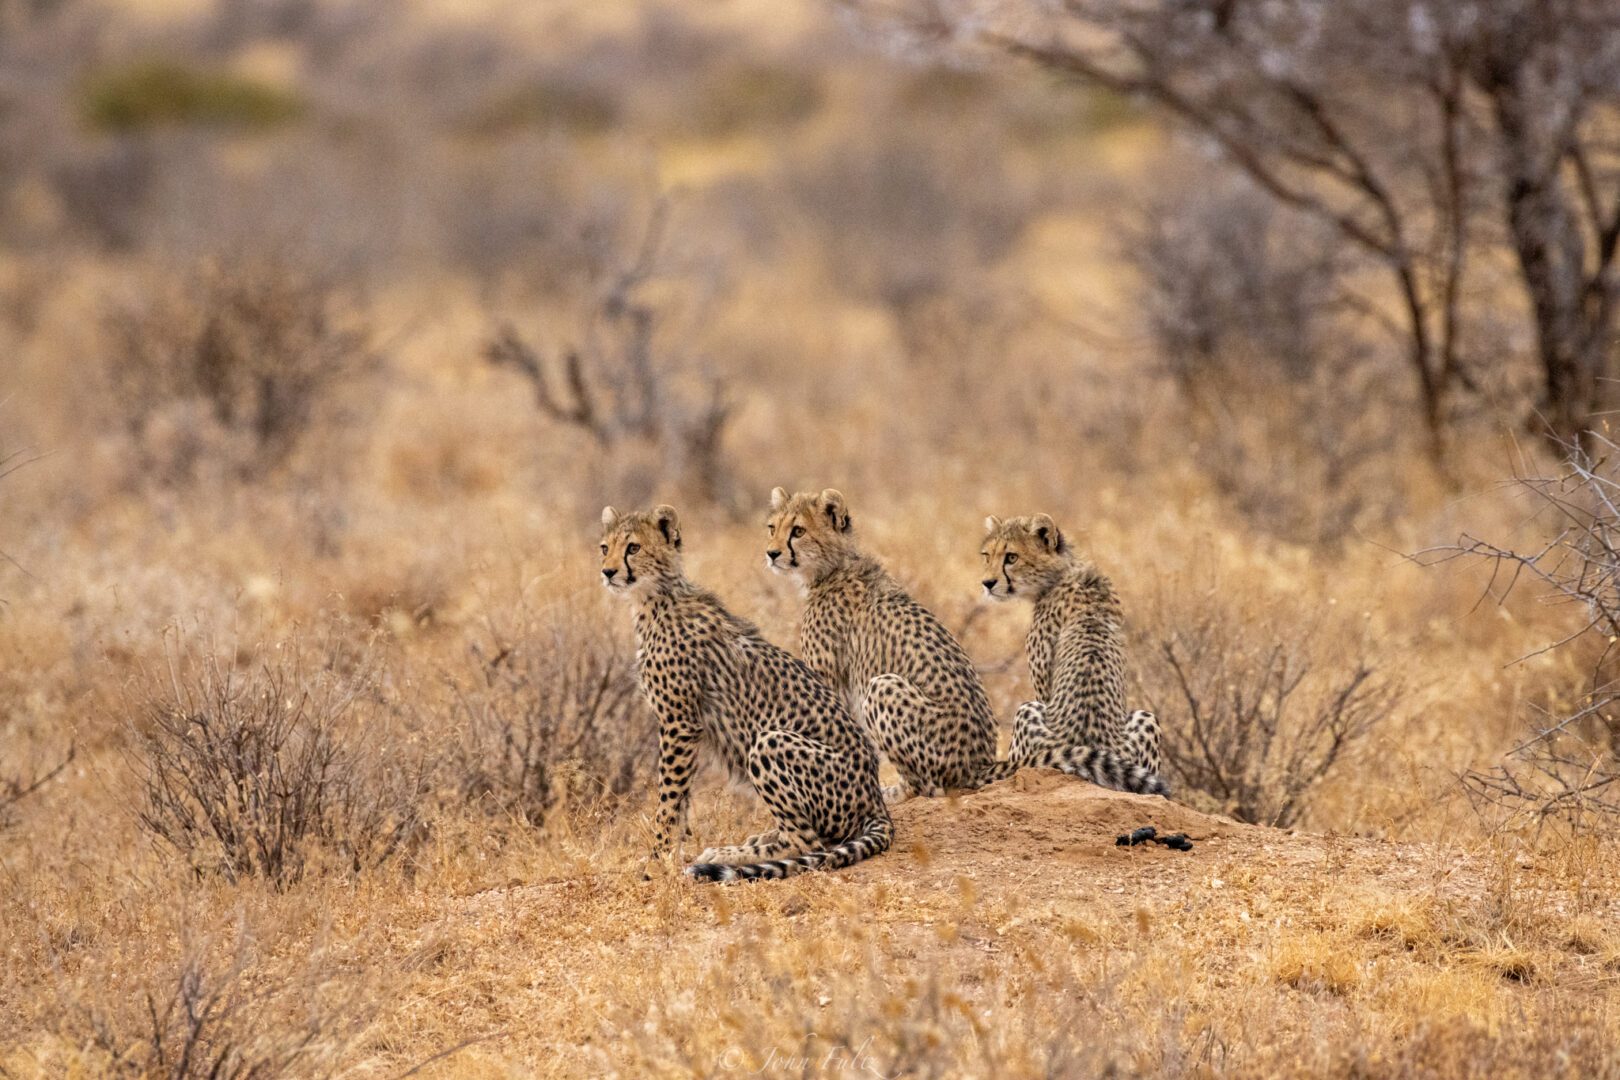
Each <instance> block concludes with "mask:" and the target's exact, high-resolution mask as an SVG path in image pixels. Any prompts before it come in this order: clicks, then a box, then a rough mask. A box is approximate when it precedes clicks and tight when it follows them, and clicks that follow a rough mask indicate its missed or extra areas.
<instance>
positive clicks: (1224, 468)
mask: <svg viewBox="0 0 1620 1080" xmlns="http://www.w3.org/2000/svg"><path fill="white" fill-rule="evenodd" d="M1328 239H1329V238H1328V237H1327V236H1326V235H1325V234H1324V230H1323V229H1322V228H1321V227H1320V226H1318V225H1316V223H1314V222H1312V221H1311V220H1310V219H1309V218H1305V217H1302V216H1300V215H1297V214H1292V213H1290V212H1288V211H1287V210H1286V209H1285V208H1281V207H1279V206H1278V205H1277V204H1276V203H1274V202H1273V201H1271V200H1270V199H1268V198H1266V197H1265V196H1264V195H1263V194H1262V193H1260V192H1259V191H1257V190H1256V189H1255V187H1254V185H1252V184H1250V183H1248V182H1246V181H1244V180H1243V179H1242V178H1241V177H1239V178H1235V179H1234V178H1231V177H1228V176H1224V175H1222V174H1220V173H1218V172H1214V171H1212V170H1210V169H1208V168H1202V169H1195V170H1192V175H1191V177H1190V178H1189V180H1188V182H1187V183H1186V185H1185V187H1184V189H1182V190H1177V191H1166V192H1164V193H1163V195H1162V196H1160V197H1158V198H1156V199H1155V200H1154V201H1153V202H1152V204H1151V206H1150V207H1149V209H1148V211H1147V212H1146V213H1145V214H1144V215H1143V216H1142V220H1141V222H1140V223H1138V224H1137V225H1135V226H1134V227H1132V228H1131V229H1130V230H1129V232H1128V234H1127V235H1126V236H1125V237H1124V240H1125V244H1126V256H1127V258H1128V259H1129V260H1130V261H1131V262H1132V263H1134V264H1135V265H1136V267H1137V268H1138V270H1139V271H1140V272H1141V275H1142V279H1143V283H1144V286H1145V290H1144V291H1145V308H1146V318H1147V324H1148V330H1149V333H1150V335H1151V337H1152V339H1153V341H1154V345H1155V347H1156V352H1157V355H1159V356H1160V357H1163V359H1164V363H1165V366H1166V367H1167V368H1168V371H1169V374H1170V376H1171V377H1172V379H1173V380H1174V382H1175V385H1176V388H1177V391H1178V394H1179V396H1180V399H1181V402H1182V404H1183V406H1184V408H1185V412H1186V420H1187V432H1188V434H1189V436H1190V437H1191V441H1192V444H1193V445H1192V456H1193V457H1194V458H1195V459H1196V460H1197V462H1198V464H1199V467H1200V468H1201V469H1202V470H1203V471H1204V472H1205V474H1206V475H1207V476H1208V477H1209V478H1210V480H1211V481H1212V482H1213V483H1214V484H1215V486H1216V487H1217V489H1218V490H1219V491H1220V492H1221V493H1222V495H1224V496H1225V497H1226V498H1227V499H1228V500H1230V501H1231V502H1232V504H1233V506H1234V507H1235V508H1236V509H1237V510H1239V511H1240V512H1241V513H1242V514H1243V515H1244V516H1245V517H1246V518H1247V519H1249V520H1251V521H1254V522H1256V523H1257V524H1259V525H1261V526H1262V527H1263V528H1265V529H1266V530H1267V531H1269V532H1272V533H1274V534H1276V535H1280V536H1283V537H1285V538H1287V539H1290V540H1295V541H1301V542H1309V543H1326V544H1334V543H1338V542H1340V541H1342V540H1343V539H1344V538H1345V537H1346V536H1347V535H1349V534H1351V533H1352V532H1353V531H1354V530H1355V529H1356V528H1357V527H1358V526H1362V525H1365V524H1370V523H1383V522H1385V521H1387V520H1389V519H1390V518H1392V517H1394V516H1396V515H1397V514H1398V512H1399V510H1400V502H1401V498H1402V491H1401V488H1400V485H1399V484H1391V483H1389V482H1388V478H1389V477H1390V475H1391V469H1390V464H1391V461H1392V460H1393V459H1394V458H1395V457H1396V456H1397V455H1399V454H1400V453H1401V452H1402V451H1403V450H1407V449H1411V448H1409V447H1403V445H1402V443H1403V439H1402V437H1401V435H1402V428H1401V425H1400V421H1399V417H1400V415H1401V413H1402V404H1403V403H1401V402H1399V401H1398V400H1396V399H1391V398H1390V397H1389V393H1388V390H1387V389H1386V388H1387V387H1388V386H1389V385H1390V384H1392V383H1394V382H1395V381H1396V380H1395V379H1394V377H1393V376H1394V375H1396V374H1398V370H1396V369H1393V368H1392V366H1391V365H1389V364H1387V363H1383V362H1380V356H1379V350H1378V347H1377V345H1376V344H1375V343H1374V342H1371V341H1369V340H1367V338H1366V335H1365V334H1362V333H1358V332H1357V329H1356V322H1355V320H1354V319H1353V318H1348V317H1347V316H1352V315H1354V314H1355V313H1354V312H1353V311H1352V310H1351V306H1350V305H1348V304H1346V302H1345V299H1344V288H1343V278H1344V277H1345V275H1346V273H1347V272H1348V271H1349V270H1350V264H1349V261H1348V260H1347V259H1346V258H1345V257H1344V256H1343V254H1342V252H1340V251H1339V250H1337V249H1336V248H1335V246H1334V245H1333V244H1331V243H1329V242H1328ZM1347 400H1349V401H1356V402H1362V403H1365V406H1366V407H1363V408H1358V409H1346V408H1344V402H1345V401H1347ZM1375 403H1381V404H1382V406H1383V407H1380V406H1379V404H1375Z"/></svg>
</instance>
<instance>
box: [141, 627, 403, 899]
mask: <svg viewBox="0 0 1620 1080" xmlns="http://www.w3.org/2000/svg"><path fill="white" fill-rule="evenodd" d="M354 663H355V662H354V661H353V660H352V659H349V658H341V657H328V658H325V662H324V663H322V664H321V665H320V666H319V667H315V666H314V665H313V664H312V663H311V662H310V661H308V660H307V659H306V658H305V657H303V656H301V655H299V653H298V651H297V650H296V649H295V648H292V647H283V648H282V649H281V650H278V651H277V652H276V653H275V655H272V656H271V657H269V658H267V659H265V660H263V661H261V662H258V663H257V664H255V665H253V666H244V667H240V668H239V667H237V666H235V665H234V664H233V663H232V661H230V660H229V659H226V658H222V657H220V656H218V655H209V656H206V657H204V658H202V659H200V660H197V661H195V662H192V663H185V662H183V661H182V660H181V659H179V658H175V659H172V660H171V663H170V670H169V672H168V677H167V679H166V680H165V681H164V682H163V683H162V684H161V685H154V686H150V687H148V688H146V689H144V690H141V691H137V694H136V697H135V699H134V701H133V702H132V703H131V710H132V714H133V715H132V717H131V721H130V723H131V727H132V734H133V737H134V745H135V748H134V752H133V755H132V756H133V762H132V764H133V766H134V769H135V773H136V776H137V782H138V786H139V795H140V806H139V811H138V812H139V820H140V823H141V825H142V826H144V827H145V829H146V830H147V831H148V832H149V833H150V834H151V835H152V836H153V837H155V838H156V839H157V840H158V841H159V843H160V845H161V846H162V847H163V848H165V849H167V850H170V851H172V852H175V853H176V854H178V855H180V856H181V857H182V858H184V859H185V860H186V862H187V863H188V864H189V865H190V867H191V869H192V871H193V872H194V873H196V874H197V875H198V876H203V875H207V874H219V875H222V876H224V877H225V878H226V879H228V880H230V881H233V882H234V881H239V880H241V879H244V878H251V877H258V878H263V879H265V880H267V881H269V882H271V883H273V884H274V885H276V886H277V887H283V886H286V885H290V884H292V883H294V882H296V881H298V880H299V879H300V878H301V877H302V876H303V875H304V872H305V870H306V868H307V867H308V866H309V865H310V864H311V862H312V861H316V860H322V861H323V864H324V865H330V866H333V867H342V868H344V869H346V870H348V871H349V872H351V873H360V872H363V871H366V870H369V869H372V868H375V867H377V866H380V865H381V864H383V863H384V862H386V861H388V860H389V859H391V858H394V857H396V856H398V855H400V854H401V853H403V852H405V851H406V850H408V849H409V848H410V846H411V845H412V844H414V843H416V842H417V841H419V840H420V839H421V837H422V834H423V833H424V831H425V828H426V825H425V822H424V820H423V807H424V805H425V796H426V794H427V792H428V788H429V783H428V771H429V766H428V764H427V761H426V759H425V758H423V757H418V758H417V759H415V760H413V759H412V758H411V756H410V755H409V754H407V753H403V752H399V751H398V750H395V751H393V752H390V753H388V754H383V753H381V752H380V749H379V747H378V745H377V738H378V736H377V733H376V731H375V728H376V723H375V721H376V719H377V717H376V716H375V713H376V712H377V711H378V710H377V708H376V706H377V702H376V700H375V695H376V684H375V678H374V673H373V672H372V671H371V670H370V669H369V668H367V667H366V666H364V664H363V662H362V663H361V664H360V665H359V666H352V665H353V664H354Z"/></svg>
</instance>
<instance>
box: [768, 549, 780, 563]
mask: <svg viewBox="0 0 1620 1080" xmlns="http://www.w3.org/2000/svg"><path fill="white" fill-rule="evenodd" d="M781 555H782V552H781V551H779V550H778V551H767V552H766V553H765V557H766V558H767V559H769V560H771V562H775V561H776V560H777V559H778V558H780V557H781Z"/></svg>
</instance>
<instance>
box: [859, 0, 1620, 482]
mask: <svg viewBox="0 0 1620 1080" xmlns="http://www.w3.org/2000/svg"><path fill="white" fill-rule="evenodd" d="M843 4H844V6H845V7H847V8H850V9H853V10H854V11H855V12H857V13H858V15H860V16H861V17H862V18H863V19H866V20H869V21H870V22H871V23H873V24H874V25H876V26H879V27H881V28H882V32H886V33H888V34H891V35H900V36H904V37H908V38H909V39H910V40H911V41H913V42H916V43H918V44H920V45H925V46H928V47H932V48H935V49H942V50H945V51H946V52H948V53H953V54H956V55H958V56H960V55H964V54H970V53H974V52H977V53H979V54H981V55H983V54H989V55H992V56H993V55H995V54H1000V55H1002V56H1012V57H1018V58H1022V59H1024V60H1028V61H1031V62H1033V63H1035V64H1037V65H1040V66H1041V67H1043V68H1046V69H1049V70H1051V71H1054V72H1057V73H1059V74H1061V75H1064V76H1067V77H1072V78H1074V79H1077V80H1079V81H1081V82H1082V83H1085V84H1088V85H1091V86H1096V87H1102V88H1106V89H1108V90H1111V91H1114V92H1118V93H1123V94H1128V95H1131V96H1132V97H1134V98H1137V99H1139V100H1144V101H1146V102H1149V103H1151V104H1153V105H1154V106H1157V107H1158V108H1159V109H1161V110H1162V111H1163V112H1165V113H1166V114H1168V115H1169V116H1170V117H1172V118H1173V119H1174V120H1175V121H1177V122H1179V123H1180V124H1181V125H1183V126H1185V127H1186V128H1188V129H1190V130H1191V131H1193V132H1195V133H1196V134H1197V135H1199V136H1201V137H1202V138H1203V139H1205V140H1207V142H1208V143H1209V144H1210V145H1211V146H1212V147H1213V148H1214V150H1215V151H1216V152H1217V153H1218V154H1219V156H1220V157H1221V158H1222V159H1223V160H1224V161H1225V162H1227V163H1228V164H1229V165H1230V166H1231V167H1232V168H1235V169H1237V170H1239V171H1241V172H1242V173H1244V174H1246V175H1247V176H1248V177H1249V178H1250V179H1251V180H1252V181H1253V182H1254V183H1255V184H1256V185H1257V186H1258V187H1259V188H1260V189H1261V190H1263V191H1264V192H1266V193H1267V195H1269V196H1270V197H1271V198H1274V199H1276V200H1277V201H1279V202H1280V203H1282V204H1285V205H1287V206H1288V207H1290V208H1292V209H1293V210H1295V211H1298V212H1301V213H1304V214H1306V215H1309V216H1311V217H1313V218H1315V219H1317V220H1319V221H1321V222H1324V223H1326V224H1327V225H1328V226H1329V227H1330V228H1331V230H1332V234H1333V235H1334V236H1336V237H1337V238H1338V239H1339V241H1341V242H1342V243H1343V244H1345V245H1347V246H1348V247H1350V248H1352V249H1354V250H1355V251H1357V252H1359V253H1361V254H1362V255H1364V256H1365V257H1367V258H1368V259H1370V260H1371V261H1372V263H1373V264H1374V265H1376V266H1377V267H1379V268H1381V270H1382V275H1381V277H1382V280H1383V281H1384V282H1385V283H1386V284H1387V286H1388V289H1387V292H1384V293H1383V294H1381V295H1374V296H1366V297H1356V298H1355V299H1356V300H1357V301H1358V306H1359V307H1361V308H1362V309H1363V310H1365V311H1366V312H1367V314H1369V315H1370V316H1372V317H1374V318H1376V319H1377V320H1379V322H1380V323H1381V324H1383V325H1384V326H1385V328H1386V329H1388V330H1390V331H1391V332H1392V333H1394V334H1395V335H1397V336H1398V339H1399V341H1400V342H1401V345H1402V351H1403V354H1404V356H1405V358H1406V362H1407V366H1408V367H1409V368H1410V370H1411V372H1412V375H1413V378H1414V380H1415V384H1416V391H1417V399H1418V401H1419V402H1420V403H1421V408H1422V413H1423V420H1424V423H1425V425H1426V426H1427V429H1428V432H1429V435H1430V439H1431V444H1432V447H1433V449H1434V452H1435V454H1436V455H1439V454H1440V453H1441V451H1442V447H1443V439H1444V432H1445V428H1446V424H1447V411H1448V403H1449V401H1450V399H1451V397H1452V395H1454V394H1455V393H1456V392H1457V390H1458V389H1459V388H1464V389H1467V388H1470V387H1472V386H1473V385H1474V378H1473V376H1472V374H1471V373H1470V359H1471V358H1470V355H1469V350H1468V342H1467V340H1466V338H1467V319H1466V315H1467V311H1466V310H1465V309H1466V307H1467V305H1469V304H1473V303H1478V304H1490V303H1492V302H1493V301H1494V300H1495V299H1496V298H1494V297H1491V296H1489V295H1481V296H1474V297H1471V296H1470V291H1469V287H1470V285H1471V284H1472V282H1473V280H1474V275H1475V274H1477V273H1478V274H1483V272H1484V271H1485V270H1486V268H1487V267H1488V266H1489V265H1490V264H1491V263H1492V262H1493V256H1494V255H1495V253H1496V252H1498V251H1503V252H1506V253H1507V254H1508V255H1509V256H1510V258H1511V263H1512V265H1513V267H1514V275H1513V276H1514V278H1515V280H1516V281H1517V284H1518V287H1519V291H1520V292H1521V293H1522V297H1523V301H1524V309H1525V311H1527V312H1528V321H1529V325H1528V327H1527V329H1528V330H1529V331H1530V335H1529V336H1530V338H1531V339H1532V340H1533V342H1534V352H1535V354H1536V357H1537V359H1538V361H1539V369H1540V371H1539V382H1540V385H1541V387H1542V400H1541V401H1540V402H1539V403H1538V408H1539V411H1540V412H1541V414H1542V417H1543V421H1544V424H1545V426H1546V428H1547V429H1548V432H1549V434H1550V435H1551V436H1552V437H1553V438H1554V439H1555V440H1560V441H1567V440H1569V439H1571V438H1580V437H1582V436H1581V433H1582V432H1584V431H1585V430H1586V428H1587V427H1588V426H1590V422H1591V417H1592V416H1593V415H1594V414H1595V413H1596V412H1598V411H1600V410H1601V409H1602V407H1603V405H1604V404H1605V375H1606V373H1607V372H1608V370H1609V367H1610V364H1611V361H1612V354H1613V352H1614V335H1615V307H1616V294H1617V292H1620V273H1617V271H1616V265H1615V263H1616V247H1617V241H1620V6H1617V5H1615V4H1614V3H1613V2H1612V0H1489V2H1484V0H1481V2H1477V3H1468V2H1448V0H1358V2H1356V3H1336V2H1333V0H1044V2H1043V0H1022V2H1019V0H1012V2H996V3H993V4H992V3H990V2H989V0H901V2H900V3H894V4H889V3H882V2H880V0H843Z"/></svg>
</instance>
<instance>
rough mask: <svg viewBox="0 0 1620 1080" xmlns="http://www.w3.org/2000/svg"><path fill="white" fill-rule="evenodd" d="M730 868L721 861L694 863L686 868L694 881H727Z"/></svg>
mask: <svg viewBox="0 0 1620 1080" xmlns="http://www.w3.org/2000/svg"><path fill="white" fill-rule="evenodd" d="M730 869H731V867H729V866H722V865H720V864H719V863H693V864H692V865H691V866H688V867H687V868H686V874H687V876H688V877H690V878H691V879H692V880H693V881H725V880H726V878H727V876H728V874H727V872H728V871H729V870H730Z"/></svg>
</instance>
